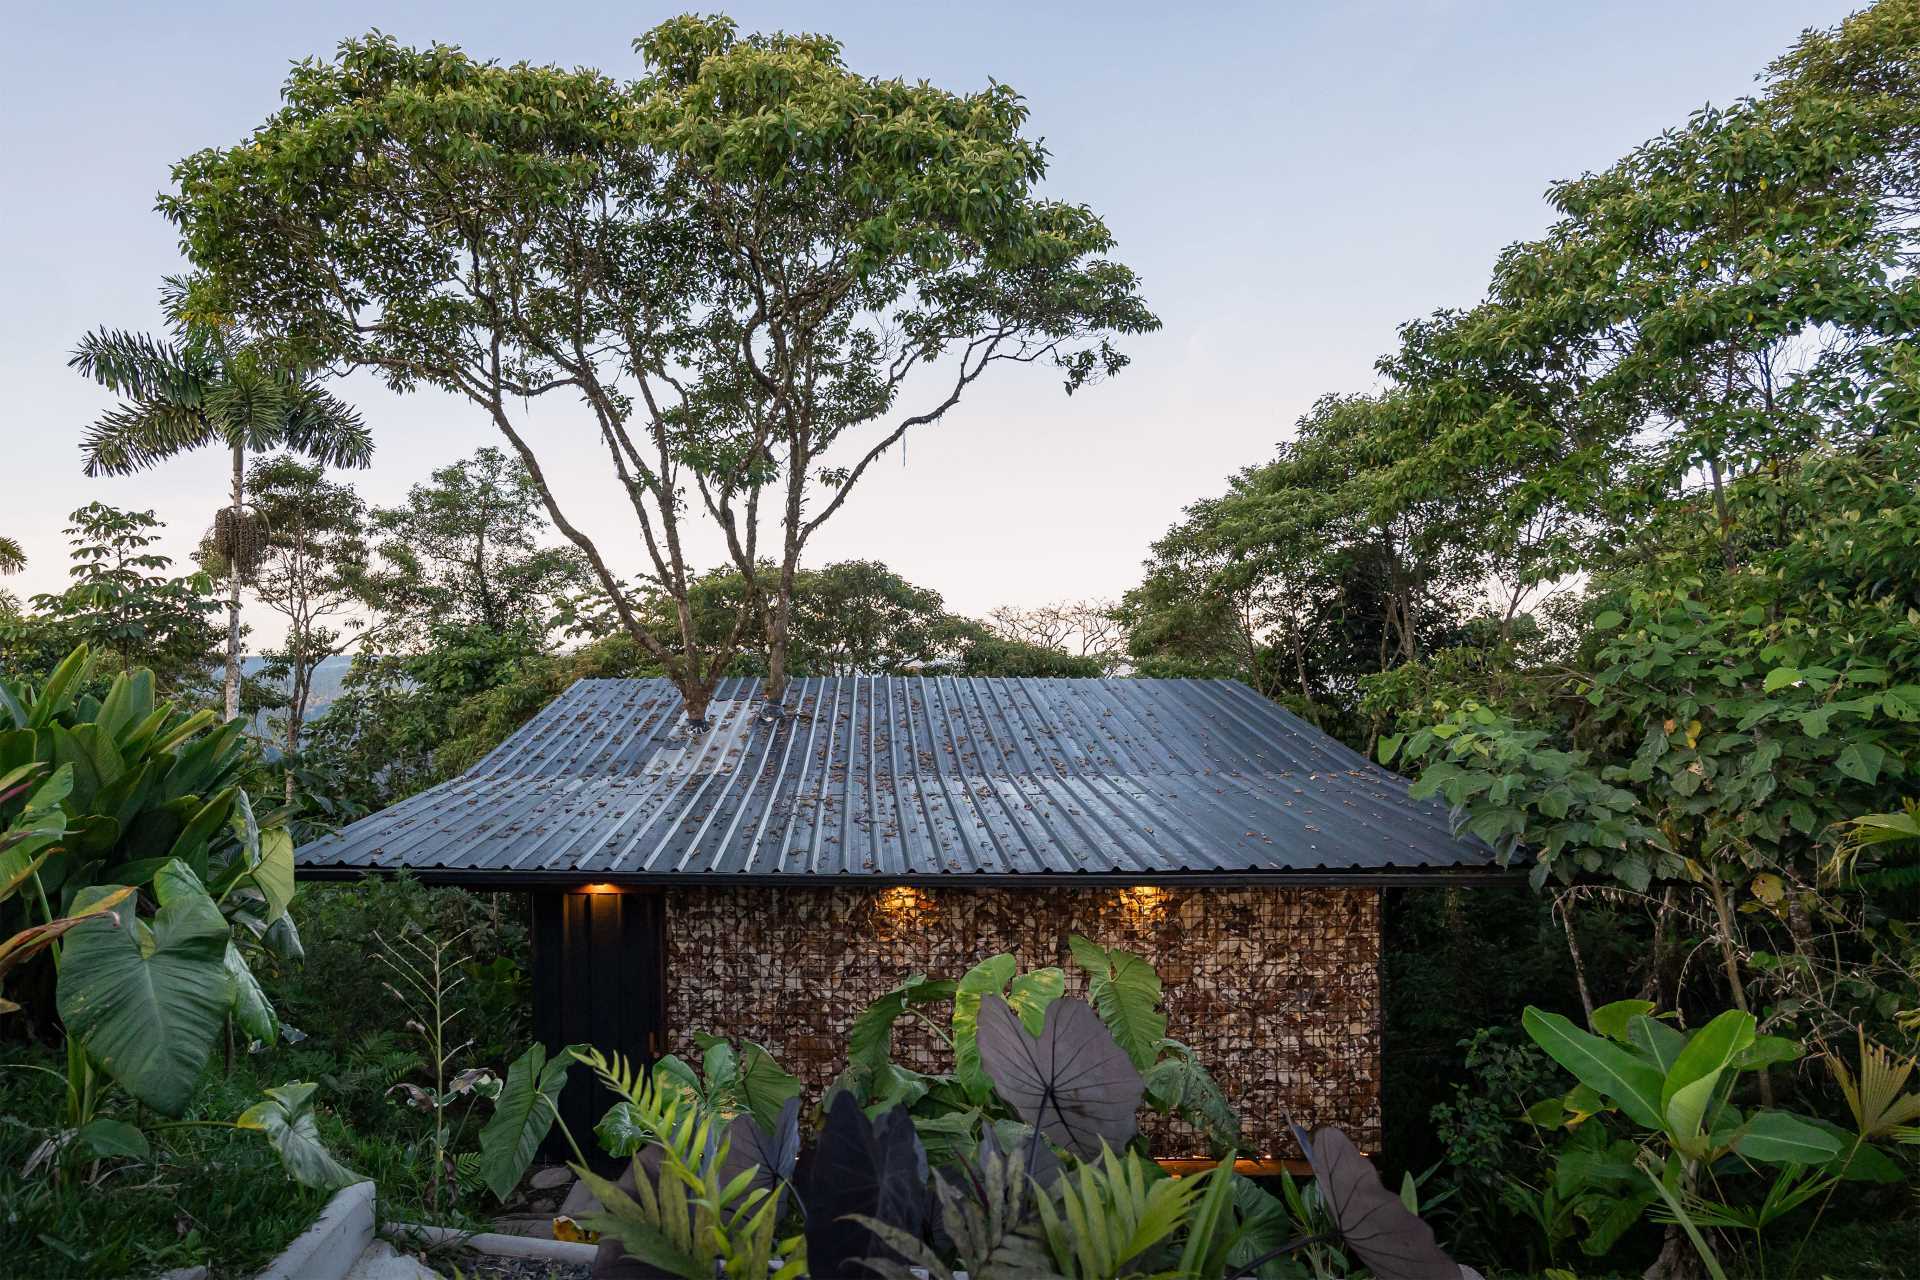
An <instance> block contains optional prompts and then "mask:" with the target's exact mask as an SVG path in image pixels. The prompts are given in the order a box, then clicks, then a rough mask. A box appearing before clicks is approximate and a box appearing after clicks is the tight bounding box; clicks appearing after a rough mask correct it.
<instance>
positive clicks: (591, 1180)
mask: <svg viewBox="0 0 1920 1280" xmlns="http://www.w3.org/2000/svg"><path fill="white" fill-rule="evenodd" d="M580 1057H581V1060H582V1061H584V1062H585V1063H586V1064H587V1065H588V1066H589V1067H591V1068H592V1069H593V1071H594V1073H595V1074H596V1075H597V1076H598V1077H599V1078H600V1079H601V1081H602V1082H603V1083H605V1084H606V1086H607V1087H608V1088H610V1089H612V1090H613V1091H614V1093H616V1094H617V1095H619V1097H620V1102H619V1103H618V1104H616V1105H617V1110H616V1112H615V1113H611V1114H610V1116H609V1120H610V1121H611V1120H612V1119H613V1116H614V1115H617V1116H618V1117H619V1122H618V1123H619V1124H620V1126H622V1127H621V1130H620V1133H619V1134H618V1135H616V1136H615V1141H614V1143H612V1144H610V1145H611V1146H612V1147H613V1148H614V1149H619V1148H625V1149H626V1151H627V1152H628V1153H629V1154H632V1156H633V1158H632V1160H631V1161H630V1163H629V1168H628V1176H626V1177H624V1178H622V1179H621V1181H620V1182H619V1183H615V1182H613V1181H611V1180H609V1179H607V1178H603V1177H601V1176H600V1175H598V1174H596V1173H595V1172H593V1170H592V1169H590V1168H589V1167H587V1164H586V1160H585V1157H584V1156H582V1157H579V1162H578V1163H577V1164H576V1165H575V1166H574V1168H575V1172H576V1173H578V1174H579V1176H580V1178H581V1180H582V1181H583V1182H585V1183H586V1185H587V1186H588V1187H589V1188H590V1189H591V1190H592V1191H593V1193H594V1195H595V1196H596V1197H598V1199H599V1201H600V1203H601V1205H602V1212H601V1213H598V1214H594V1215H589V1216H587V1217H585V1218H584V1219H582V1225H584V1226H587V1227H588V1228H590V1229H592V1230H595V1231H599V1232H600V1233H602V1235H603V1236H607V1237H611V1238H613V1239H616V1240H619V1241H620V1242H621V1243H622V1245H624V1246H625V1248H626V1249H627V1251H628V1252H629V1253H631V1254H632V1255H633V1256H634V1257H636V1258H640V1259H643V1260H645V1261H646V1262H648V1263H650V1264H652V1265H653V1266H656V1267H659V1268H660V1269H662V1270H664V1271H666V1272H668V1273H669V1274H672V1275H676V1276H682V1277H685V1278H686V1280H711V1278H712V1277H713V1276H715V1275H717V1274H718V1275H726V1276H730V1277H750V1278H751V1280H762V1277H766V1276H768V1275H769V1274H772V1275H773V1276H774V1277H776V1280H793V1278H794V1277H799V1276H803V1275H806V1274H807V1265H806V1256H807V1247H808V1246H810V1245H811V1244H812V1240H811V1239H810V1238H807V1239H803V1238H799V1237H795V1238H790V1239H787V1240H784V1241H782V1240H780V1239H778V1238H776V1229H777V1227H778V1226H779V1224H780V1218H781V1214H780V1211H781V1205H782V1196H781V1194H780V1191H781V1187H782V1186H783V1185H784V1183H785V1180H786V1179H787V1178H788V1177H790V1176H791V1174H792V1171H793V1158H794V1157H795V1156H797V1154H798V1151H799V1137H798V1128H797V1125H798V1116H799V1107H798V1105H797V1104H794V1105H793V1106H792V1107H791V1108H790V1109H789V1110H787V1111H786V1112H785V1115H784V1121H785V1125H784V1131H785V1132H788V1133H789V1134H790V1137H784V1138H783V1137H780V1136H777V1135H768V1134H765V1133H761V1132H759V1131H758V1130H757V1126H756V1125H755V1122H754V1121H753V1120H752V1119H751V1118H749V1117H746V1116H741V1117H738V1118H736V1119H735V1120H734V1121H732V1122H731V1123H728V1122H724V1121H722V1120H720V1119H719V1118H717V1117H715V1116H713V1115H712V1114H710V1113H709V1112H707V1111H706V1109H705V1108H704V1107H702V1106H701V1105H700V1103H699V1102H698V1101H696V1100H695V1099H693V1098H692V1097H690V1096H688V1095H687V1094H686V1093H685V1092H684V1091H683V1090H682V1089H681V1088H679V1086H678V1085H677V1084H674V1083H669V1082H667V1081H663V1080H660V1079H658V1078H657V1077H655V1076H653V1075H651V1074H649V1073H646V1072H638V1073H636V1072H634V1071H632V1070H631V1069H630V1068H629V1067H628V1066H627V1064H626V1063H625V1062H624V1061H622V1060H619V1059H613V1060H608V1059H606V1058H604V1057H602V1056H601V1055H600V1054H599V1053H598V1052H597V1051H583V1052H582V1053H581V1055H580ZM855 1114H859V1113H858V1110H857V1108H856V1109H855ZM860 1119H861V1120H862V1121H864V1120H865V1117H864V1115H861V1116H860ZM843 1123H845V1121H843ZM563 1128H564V1125H563ZM602 1129H603V1130H606V1129H607V1124H606V1123H605V1122H603V1125H602ZM749 1130H752V1131H754V1132H755V1134H756V1137H757V1139H758V1140H757V1141H754V1140H748V1139H747V1138H746V1133H747V1131H749ZM912 1132H913V1131H912V1127H911V1126H910V1125H909V1126H907V1127H906V1133H907V1136H908V1137H909V1138H911V1135H912ZM569 1140H571V1135H569ZM642 1143H644V1144H645V1145H644V1152H645V1154H646V1156H647V1157H649V1158H650V1161H651V1165H652V1167H651V1168H649V1167H648V1164H649V1159H643V1157H642V1155H641V1154H639V1153H638V1152H639V1151H640V1149H641V1144H642ZM575 1151H576V1154H577V1153H578V1148H577V1147H576V1148H575ZM776 1252H778V1253H779V1254H781V1255H783V1256H784V1261H783V1262H782V1263H781V1265H780V1266H779V1268H778V1269H777V1270H776V1269H774V1268H772V1267H771V1266H770V1264H771V1262H772V1260H773V1259H774V1257H775V1255H776ZM821 1274H823V1275H826V1274H836V1273H834V1272H828V1271H823V1272H822V1273H821Z"/></svg>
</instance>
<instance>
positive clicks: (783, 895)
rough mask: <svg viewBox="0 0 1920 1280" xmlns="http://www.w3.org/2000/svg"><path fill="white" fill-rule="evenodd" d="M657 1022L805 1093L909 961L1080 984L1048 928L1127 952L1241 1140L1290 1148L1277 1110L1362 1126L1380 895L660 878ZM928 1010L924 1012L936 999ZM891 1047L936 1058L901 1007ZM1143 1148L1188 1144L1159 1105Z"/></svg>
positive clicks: (1368, 1134) (1352, 1130) (1163, 1149)
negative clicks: (1009, 962) (663, 964)
mask: <svg viewBox="0 0 1920 1280" xmlns="http://www.w3.org/2000/svg"><path fill="white" fill-rule="evenodd" d="M666 906H667V913H666V925H667V928H666V938H667V1026H668V1041H669V1043H670V1044H671V1046H672V1048H673V1050H674V1051H675V1052H677V1053H680V1054H682V1055H686V1056H689V1057H691V1056H693V1055H694V1044H693V1033H694V1032H696V1031H709V1032H713V1033H715V1034H723V1035H729V1036H741V1037H745V1038H747V1039H750V1040H755V1041H758V1042H759V1043H761V1044H763V1045H765V1046H766V1047H767V1048H768V1049H769V1050H770V1051H771V1052H772V1053H773V1054H774V1056H775V1057H776V1058H778V1059H779V1061H780V1062H781V1063H782V1064H783V1065H784V1066H786V1068H787V1069H788V1070H790V1071H792V1072H794V1073H795V1074H797V1075H799V1076H800V1077H801V1078H803V1079H805V1080H806V1081H807V1083H808V1084H809V1086H811V1089H812V1090H813V1096H815V1097H817V1096H818V1091H819V1090H820V1089H822V1088H824V1087H825V1086H826V1084H827V1083H828V1082H830V1081H831V1080H832V1079H833V1077H834V1076H835V1075H837V1074H838V1073H839V1072H840V1071H841V1069H842V1068H844V1067H845V1065H846V1033H847V1028H848V1026H849V1025H850V1024H851V1023H852V1022H853V1019H854V1017H855V1016H856V1015H857V1014H858V1013H859V1012H860V1011H861V1010H862V1009H863V1008H865V1007H866V1006H867V1004H868V1003H869V1002H870V1001H872V1000H873V999H874V998H875V997H877V996H879V995H880V994H882V993H883V992H886V991H888V990H891V989H892V988H893V987H896V986H898V985H899V984H900V982H901V981H902V980H904V979H905V978H906V976H907V975H908V974H911V973H926V974H928V975H930V976H933V977H949V978H957V977H959V976H960V975H961V974H962V973H964V972H966V970H968V969H969V968H971V967H972V966H973V965H974V964H976V963H977V962H979V961H980V960H981V959H984V958H985V957H987V956H989V955H992V954H994V953H995V952H999V951H1010V952H1012V953H1013V954H1014V955H1015V956H1017V957H1018V958H1019V962H1020V968H1021V970H1022V971H1025V970H1028V969H1036V968H1041V967H1043V966H1046V965H1058V966H1060V967H1061V968H1062V969H1064V970H1066V972H1067V992H1068V994H1069V995H1084V994H1085V990H1086V979H1085V975H1083V974H1081V973H1080V971H1079V970H1078V969H1077V968H1076V967H1075V965H1074V964H1073V961H1072V958H1071V956H1070V954H1069V952H1068V950H1067V935H1068V934H1070V933H1080V934H1083V935H1085V936H1087V937H1089V938H1092V939H1094V940H1095V941H1096V942H1099V943H1100V944H1101V945H1102V946H1105V947H1109V948H1115V947H1117V948H1121V949H1124V950H1128V951H1133V952H1135V953H1137V954H1140V955H1143V956H1145V957H1146V958H1147V959H1148V960H1149V961H1151V962H1152V964H1153V965H1154V967H1155V968H1156V969H1158V970H1159V971H1160V976H1161V979H1162V981H1163V982H1164V984H1165V988H1166V1010H1167V1024H1168V1031H1167V1033H1168V1034H1169V1035H1170V1036H1172V1037H1173V1038H1174V1039H1176V1040H1180V1041H1182V1042H1184V1043H1186V1044H1189V1045H1191V1046H1192V1047H1193V1048H1194V1050H1195V1051H1196V1052H1197V1054H1198V1055H1199V1057H1200V1060H1201V1061H1202V1062H1203V1063H1205V1064H1206V1066H1207V1067H1208V1069H1209V1070H1211V1071H1212V1072H1213V1074H1214V1077H1215V1078H1216V1079H1217V1080H1219V1082H1220V1084H1221V1087H1222V1088H1223V1089H1224V1090H1225V1091H1226V1093H1227V1096H1228V1098H1229V1099H1230V1100H1231V1101H1232V1102H1233V1104H1234V1106H1235V1107H1236V1108H1238V1110H1239V1112H1240V1115H1241V1117H1242V1120H1243V1122H1244V1126H1245V1128H1244V1138H1243V1147H1242V1154H1243V1155H1248V1156H1252V1155H1275V1156H1279V1155H1289V1156H1290V1155H1294V1154H1297V1152H1296V1148H1295V1146H1294V1144H1293V1141H1292V1139H1291V1138H1290V1137H1289V1136H1288V1135H1287V1129H1286V1126H1287V1124H1288V1122H1289V1121H1292V1122H1295V1123H1300V1124H1305V1125H1308V1126H1311V1125H1313V1124H1317V1123H1328V1124H1338V1125H1341V1126H1342V1127H1344V1128H1345V1129H1346V1130H1347V1132H1348V1134H1349V1135H1350V1136H1351V1137H1352V1138H1353V1140H1354V1141H1355V1142H1356V1143H1357V1144H1359V1146H1360V1148H1361V1149H1362V1150H1374V1149H1377V1148H1378V1146H1379V1140H1380V982H1379V969H1378V964H1379V958H1380V895H1379V893H1378V892H1377V891H1376V890H1371V889H1333V888H1327V889H1179V890H1160V889H1149V888H1132V889H1119V890H1113V889H1012V890H988V889H944V888H943V889H938V890H927V889H910V888H902V887H895V888H887V889H878V890H845V889H710V888H699V889H674V890H669V891H668V893H667V904H666ZM944 1012H945V1010H944V1009H942V1010H941V1013H942V1014H944ZM894 1056H895V1060H896V1061H899V1062H902V1063H903V1064H905V1065H909V1066H912V1067H914V1068H915V1069H917V1070H922V1071H944V1070H950V1069H951V1067H952V1062H951V1056H950V1055H949V1054H948V1053H947V1051H946V1049H945V1047H944V1046H943V1045H940V1044H939V1043H938V1042H937V1041H936V1040H935V1039H934V1038H933V1037H932V1035H931V1034H930V1033H928V1032H927V1031H926V1030H925V1029H924V1028H917V1027H914V1026H913V1025H912V1024H911V1020H910V1019H906V1018H903V1019H901V1020H900V1022H898V1023H896V1024H895V1029H894ZM1149 1134H1150V1136H1151V1138H1152V1143H1153V1148H1154V1154H1155V1155H1159V1156H1194V1155H1205V1154H1206V1144H1205V1142H1204V1141H1203V1140H1202V1139H1201V1138H1200V1137H1199V1136H1198V1135H1197V1134H1196V1133H1194V1132H1193V1131H1191V1130H1189V1129H1187V1128H1186V1126H1184V1125H1181V1124H1178V1123H1177V1122H1159V1121H1156V1122H1155V1123H1154V1124H1152V1125H1151V1126H1150V1127H1149Z"/></svg>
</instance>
